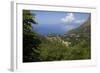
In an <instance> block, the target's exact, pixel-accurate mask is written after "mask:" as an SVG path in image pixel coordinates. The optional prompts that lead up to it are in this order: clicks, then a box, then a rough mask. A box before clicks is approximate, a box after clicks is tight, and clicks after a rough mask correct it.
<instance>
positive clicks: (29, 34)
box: [23, 10, 41, 62]
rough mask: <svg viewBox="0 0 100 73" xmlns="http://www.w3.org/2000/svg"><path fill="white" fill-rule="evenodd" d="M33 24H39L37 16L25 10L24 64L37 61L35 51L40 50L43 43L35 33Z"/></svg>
mask: <svg viewBox="0 0 100 73" xmlns="http://www.w3.org/2000/svg"><path fill="white" fill-rule="evenodd" d="M32 24H37V23H36V21H35V14H32V13H31V12H30V11H29V10H23V62H32V61H35V60H37V59H36V58H35V57H37V55H36V54H37V53H36V52H35V51H34V50H37V49H38V46H39V44H40V43H41V41H40V40H39V39H38V36H37V34H36V33H35V32H33V29H32ZM33 53H35V54H33Z"/></svg>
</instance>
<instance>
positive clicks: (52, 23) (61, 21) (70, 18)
mask: <svg viewBox="0 0 100 73" xmlns="http://www.w3.org/2000/svg"><path fill="white" fill-rule="evenodd" d="M31 13H32V14H35V18H36V19H35V20H36V22H37V23H38V24H32V27H33V30H34V31H36V32H37V33H39V34H42V35H48V34H49V33H56V34H65V33H67V32H68V31H69V30H71V29H75V28H77V27H79V26H80V25H82V24H83V23H84V22H86V21H87V19H88V18H89V16H90V13H78V12H60V11H59V12H56V11H35V10H32V11H31Z"/></svg>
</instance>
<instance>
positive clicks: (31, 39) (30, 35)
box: [23, 10, 91, 62]
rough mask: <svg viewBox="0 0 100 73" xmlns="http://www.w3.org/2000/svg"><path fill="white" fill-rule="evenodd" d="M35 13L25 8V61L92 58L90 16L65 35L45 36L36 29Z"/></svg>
mask: <svg viewBox="0 0 100 73" xmlns="http://www.w3.org/2000/svg"><path fill="white" fill-rule="evenodd" d="M32 24H34V25H35V24H36V25H38V24H37V22H36V21H35V14H31V12H30V11H29V10H23V62H40V61H56V60H80V59H90V58H91V49H90V48H91V47H90V46H91V43H90V39H91V38H90V35H91V34H90V33H91V32H90V30H91V29H90V27H91V26H90V18H89V19H88V20H87V21H86V22H85V23H84V24H83V25H81V26H80V27H78V28H76V29H73V30H70V31H69V32H68V33H65V34H64V35H57V34H49V35H48V36H43V35H40V34H38V33H36V32H35V31H34V27H33V28H32Z"/></svg>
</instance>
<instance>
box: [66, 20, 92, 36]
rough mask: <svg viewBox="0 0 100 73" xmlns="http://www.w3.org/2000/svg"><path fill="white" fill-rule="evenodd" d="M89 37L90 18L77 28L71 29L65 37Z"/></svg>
mask: <svg viewBox="0 0 100 73" xmlns="http://www.w3.org/2000/svg"><path fill="white" fill-rule="evenodd" d="M90 35H91V20H90V18H89V19H88V20H87V21H86V22H85V23H83V24H82V25H81V26H79V27H78V28H75V29H72V30H70V31H69V32H68V34H67V36H69V37H70V36H71V37H72V36H76V37H89V36H90Z"/></svg>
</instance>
